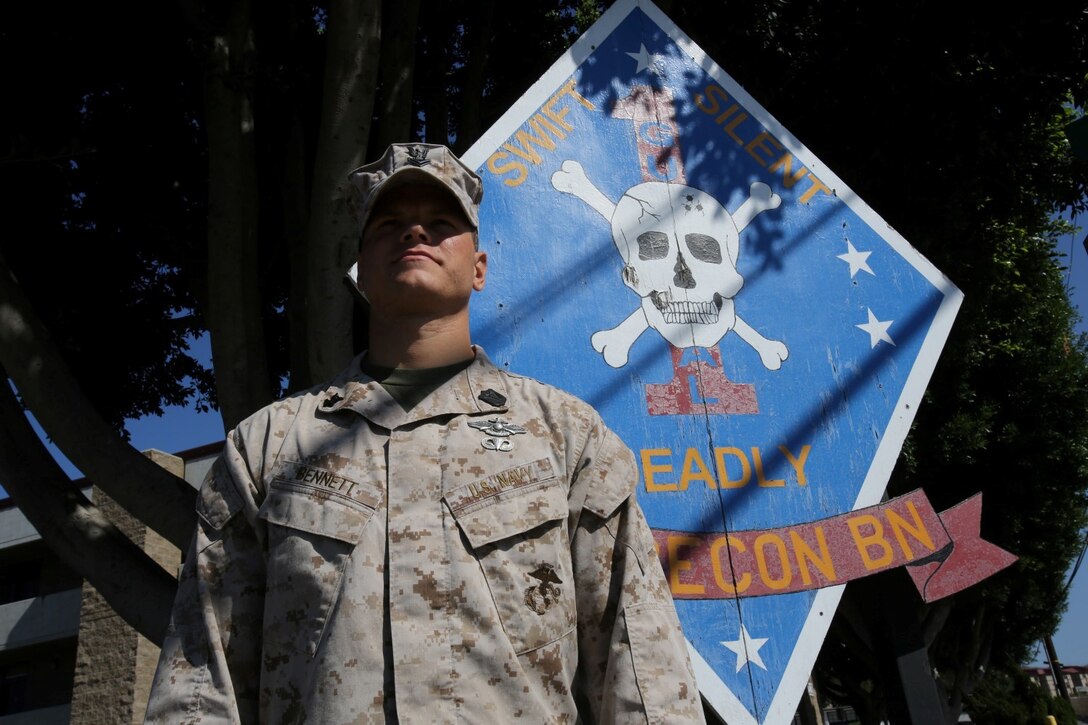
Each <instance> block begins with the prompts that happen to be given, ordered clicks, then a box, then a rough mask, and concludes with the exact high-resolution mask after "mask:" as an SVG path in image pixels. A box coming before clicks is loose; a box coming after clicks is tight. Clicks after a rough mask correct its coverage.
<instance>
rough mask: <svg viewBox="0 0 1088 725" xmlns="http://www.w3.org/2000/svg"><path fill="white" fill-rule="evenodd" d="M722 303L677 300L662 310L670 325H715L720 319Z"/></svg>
mask: <svg viewBox="0 0 1088 725" xmlns="http://www.w3.org/2000/svg"><path fill="white" fill-rule="evenodd" d="M719 308H720V305H715V304H714V303H713V302H689V301H684V300H677V301H675V302H670V303H669V305H668V306H667V307H666V308H665V309H663V310H661V314H662V316H663V317H664V318H665V322H667V323H669V324H670V325H683V324H697V325H713V324H714V323H716V322H717V321H718V310H719Z"/></svg>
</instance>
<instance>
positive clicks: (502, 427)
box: [469, 418, 528, 451]
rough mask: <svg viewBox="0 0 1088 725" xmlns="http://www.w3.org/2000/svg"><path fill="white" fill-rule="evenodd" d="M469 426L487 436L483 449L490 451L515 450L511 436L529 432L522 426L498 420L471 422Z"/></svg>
mask: <svg viewBox="0 0 1088 725" xmlns="http://www.w3.org/2000/svg"><path fill="white" fill-rule="evenodd" d="M469 426H471V427H472V428H475V429H476V430H478V431H481V432H482V433H484V434H485V435H486V436H487V437H486V438H484V440H483V447H484V448H486V449H487V450H489V451H509V450H513V448H514V444H513V443H512V442H511V441H510V436H515V435H521V434H522V433H527V432H528V431H527V430H525V428H523V427H521V426H520V425H515V424H513V423H507V422H505V421H502V420H499V419H498V418H492V419H491V420H480V421H477V420H474V421H469Z"/></svg>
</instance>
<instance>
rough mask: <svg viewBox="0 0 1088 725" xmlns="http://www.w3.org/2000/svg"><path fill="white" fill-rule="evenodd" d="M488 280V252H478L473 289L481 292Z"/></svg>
mask: <svg viewBox="0 0 1088 725" xmlns="http://www.w3.org/2000/svg"><path fill="white" fill-rule="evenodd" d="M486 282H487V252H476V263H475V274H474V275H473V278H472V289H474V290H476V291H477V292H479V291H480V290H482V289H483V288H484V284H485V283H486Z"/></svg>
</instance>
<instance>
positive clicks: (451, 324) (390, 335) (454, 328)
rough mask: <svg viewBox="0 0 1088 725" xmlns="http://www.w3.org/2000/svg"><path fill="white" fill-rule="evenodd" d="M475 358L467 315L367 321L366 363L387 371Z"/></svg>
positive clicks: (435, 366)
mask: <svg viewBox="0 0 1088 725" xmlns="http://www.w3.org/2000/svg"><path fill="white" fill-rule="evenodd" d="M475 355H476V353H475V351H474V350H473V349H472V341H471V338H470V336H469V328H468V315H467V313H466V314H465V315H464V316H456V317H454V318H442V319H438V320H426V321H420V320H379V319H375V318H374V316H373V315H372V316H371V318H370V344H369V346H368V349H367V360H368V361H369V362H370V364H372V365H377V366H379V367H386V368H415V369H419V368H439V367H444V366H446V365H454V364H456V363H459V362H463V361H465V360H471V359H472V358H473V357H474V356H475Z"/></svg>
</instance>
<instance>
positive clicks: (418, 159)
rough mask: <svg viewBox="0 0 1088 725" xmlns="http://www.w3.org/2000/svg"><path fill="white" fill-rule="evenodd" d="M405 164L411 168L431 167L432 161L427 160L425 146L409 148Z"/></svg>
mask: <svg viewBox="0 0 1088 725" xmlns="http://www.w3.org/2000/svg"><path fill="white" fill-rule="evenodd" d="M404 162H405V163H406V164H408V165H409V166H430V165H431V160H430V159H428V158H427V149H426V147H424V146H409V147H408V158H407V159H405V160H404Z"/></svg>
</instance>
